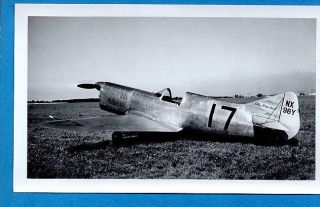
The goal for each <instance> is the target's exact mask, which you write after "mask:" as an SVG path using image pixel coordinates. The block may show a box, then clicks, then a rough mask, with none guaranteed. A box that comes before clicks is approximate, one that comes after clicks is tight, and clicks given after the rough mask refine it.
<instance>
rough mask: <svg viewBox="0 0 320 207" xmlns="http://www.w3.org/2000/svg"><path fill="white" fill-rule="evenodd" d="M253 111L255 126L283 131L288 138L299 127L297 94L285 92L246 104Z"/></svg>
mask: <svg viewBox="0 0 320 207" xmlns="http://www.w3.org/2000/svg"><path fill="white" fill-rule="evenodd" d="M247 106H248V110H250V111H251V112H252V113H253V117H252V121H253V124H254V125H255V126H260V127H263V128H271V129H275V130H281V131H285V132H286V134H287V136H288V139H290V138H292V137H294V136H295V135H296V134H297V133H298V131H299V128H300V117H299V104H298V98H297V95H296V94H295V93H293V92H286V93H282V94H279V95H275V96H271V97H267V98H264V99H260V100H257V101H254V102H250V103H248V104H247Z"/></svg>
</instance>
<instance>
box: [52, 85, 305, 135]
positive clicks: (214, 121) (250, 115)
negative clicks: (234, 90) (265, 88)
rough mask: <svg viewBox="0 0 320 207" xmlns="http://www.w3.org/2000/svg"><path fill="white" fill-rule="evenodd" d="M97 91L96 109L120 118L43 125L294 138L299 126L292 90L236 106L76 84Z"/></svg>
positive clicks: (190, 95) (204, 98)
mask: <svg viewBox="0 0 320 207" xmlns="http://www.w3.org/2000/svg"><path fill="white" fill-rule="evenodd" d="M79 87H81V88H87V89H92V88H96V89H97V90H99V91H100V102H99V104H100V107H101V109H103V110H106V111H110V112H113V113H116V114H120V116H108V117H96V118H87V119H77V120H65V121H55V122H51V123H48V125H50V126H53V127H54V126H55V127H56V128H67V129H87V130H91V129H93V130H106V131H124V132H130V131H131V132H134V131H140V132H152V131H154V132H179V131H181V130H189V131H190V130H191V131H199V132H204V133H210V134H219V135H231V136H246V137H261V136H277V137H278V138H281V139H287V138H292V137H294V136H295V135H296V134H297V132H298V130H299V127H300V118H299V108H298V99H297V96H296V95H295V94H294V93H292V92H287V93H284V94H280V95H276V96H272V97H268V98H264V99H260V100H257V101H254V102H252V103H248V104H235V103H230V102H226V101H221V100H215V99H213V98H211V97H207V96H203V95H198V94H194V93H190V92H186V93H185V95H184V97H183V98H182V101H181V102H180V103H179V102H176V101H174V100H172V97H171V91H170V89H168V88H166V89H164V90H161V91H159V92H158V93H152V92H147V91H143V90H139V89H134V88H130V87H127V86H122V85H118V84H114V83H109V82H97V83H96V84H80V85H79Z"/></svg>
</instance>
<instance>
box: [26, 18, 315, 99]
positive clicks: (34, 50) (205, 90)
mask: <svg viewBox="0 0 320 207" xmlns="http://www.w3.org/2000/svg"><path fill="white" fill-rule="evenodd" d="M315 72H316V21H315V19H267V18H202V17H193V18H182V17H181V18H177V17H176V18H165V17H162V18H159V17H149V18H148V17H139V18H134V17H98V18H92V17H90V18H89V17H29V22H28V100H56V99H72V98H89V97H90V98H92V97H98V91H96V90H85V89H80V88H77V87H76V85H77V84H79V83H95V82H98V81H106V82H113V83H118V84H122V85H126V86H130V87H134V88H139V89H142V90H146V91H152V92H157V91H160V90H161V89H163V88H167V87H169V88H171V90H172V92H173V96H183V94H184V93H185V92H186V91H191V92H194V93H198V94H203V95H208V96H225V95H228V96H233V95H234V94H242V95H255V94H257V93H264V94H275V93H282V92H285V91H293V92H307V93H308V92H315V82H316V77H315Z"/></svg>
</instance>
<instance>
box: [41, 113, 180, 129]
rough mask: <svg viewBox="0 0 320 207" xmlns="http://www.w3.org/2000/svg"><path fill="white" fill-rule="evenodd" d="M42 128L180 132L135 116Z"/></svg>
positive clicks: (62, 122)
mask: <svg viewBox="0 0 320 207" xmlns="http://www.w3.org/2000/svg"><path fill="white" fill-rule="evenodd" d="M43 126H46V127H51V128H57V129H67V130H72V131H88V132H96V131H100V132H114V131H123V132H130V131H134V132H178V131H180V130H182V129H181V128H179V127H175V126H173V125H168V124H164V123H160V122H157V121H154V120H151V119H148V118H145V117H142V116H139V115H136V114H126V115H109V116H100V117H90V118H79V119H68V120H56V121H49V122H45V123H43Z"/></svg>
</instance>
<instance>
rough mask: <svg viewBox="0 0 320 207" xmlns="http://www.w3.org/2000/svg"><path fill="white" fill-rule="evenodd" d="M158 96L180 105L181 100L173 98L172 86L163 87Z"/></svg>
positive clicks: (162, 99)
mask: <svg viewBox="0 0 320 207" xmlns="http://www.w3.org/2000/svg"><path fill="white" fill-rule="evenodd" d="M156 96H157V97H159V98H160V100H161V101H166V102H170V103H174V104H178V105H180V102H179V101H175V100H173V98H172V93H171V90H170V88H165V89H162V90H161V91H159V92H157V93H156Z"/></svg>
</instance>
